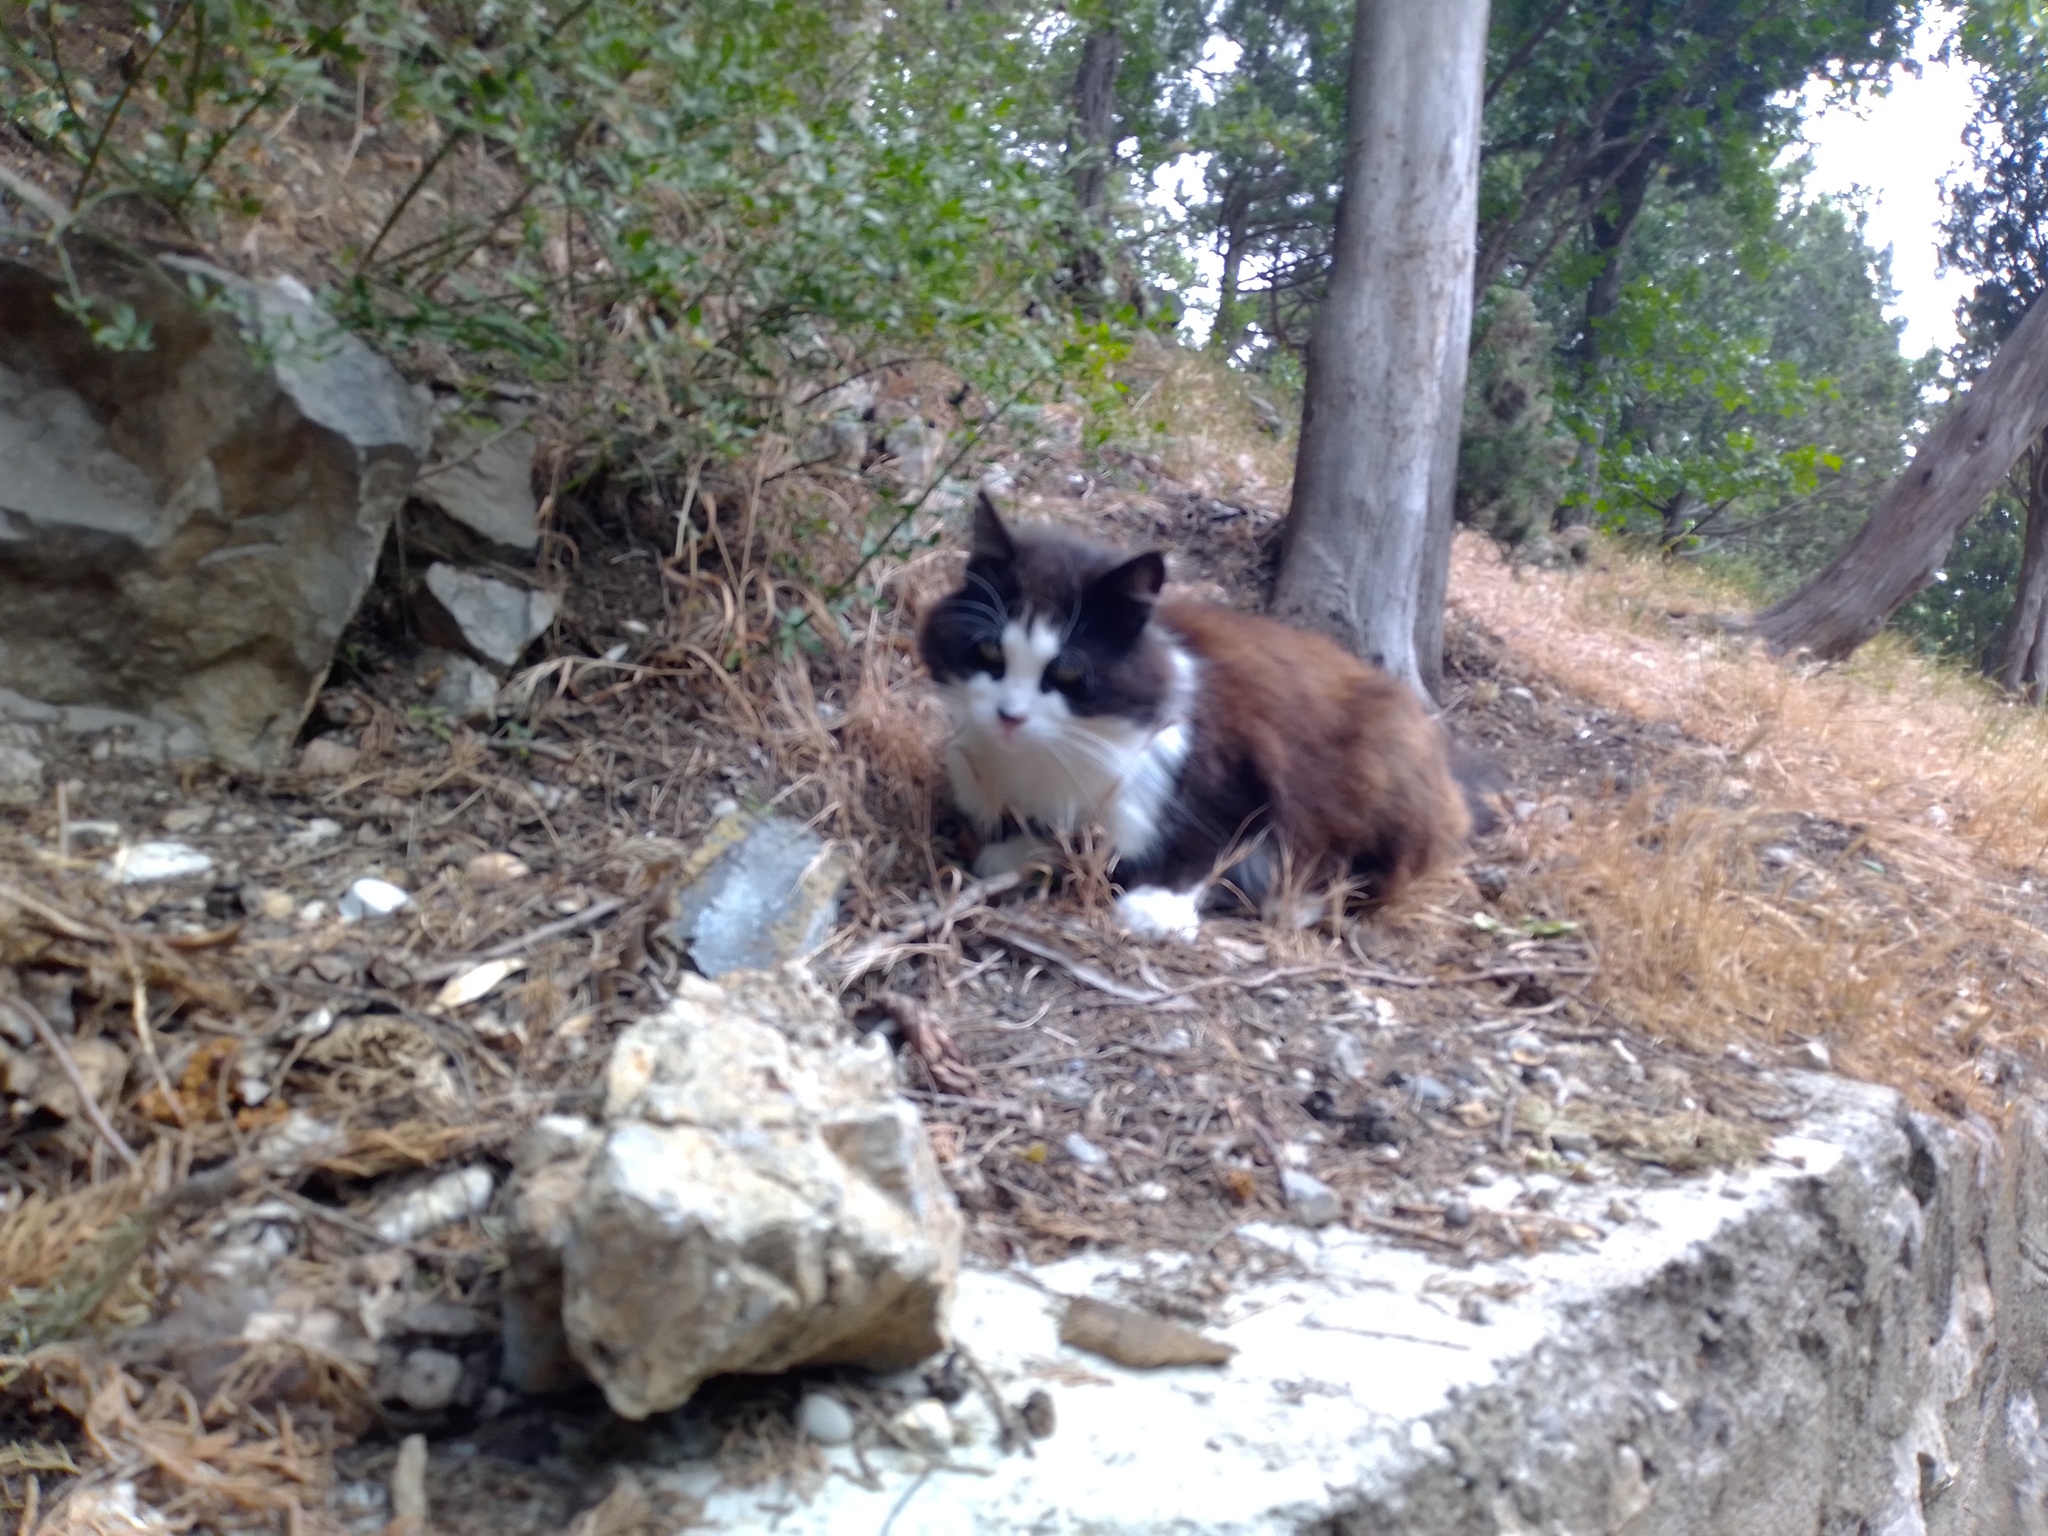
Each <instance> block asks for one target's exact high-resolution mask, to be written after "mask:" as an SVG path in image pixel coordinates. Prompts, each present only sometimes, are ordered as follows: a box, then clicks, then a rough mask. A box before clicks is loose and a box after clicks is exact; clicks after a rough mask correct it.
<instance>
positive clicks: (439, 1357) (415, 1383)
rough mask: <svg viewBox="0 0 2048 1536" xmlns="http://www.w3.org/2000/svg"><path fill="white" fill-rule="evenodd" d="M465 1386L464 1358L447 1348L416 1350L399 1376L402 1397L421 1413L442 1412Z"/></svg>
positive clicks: (409, 1405)
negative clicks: (463, 1383)
mask: <svg viewBox="0 0 2048 1536" xmlns="http://www.w3.org/2000/svg"><path fill="white" fill-rule="evenodd" d="M460 1385H462V1359H461V1357H460V1356H459V1355H451V1354H449V1353H448V1352H447V1351H446V1350H445V1349H416V1350H414V1351H413V1352H412V1353H411V1354H409V1355H407V1356H406V1357H405V1364H404V1366H403V1367H401V1368H400V1370H399V1373H398V1396H399V1398H400V1400H401V1401H402V1402H404V1404H405V1405H406V1407H408V1408H411V1409H414V1410H415V1411H417V1412H419V1413H439V1412H440V1411H441V1410H442V1409H443V1408H446V1407H447V1406H448V1405H449V1404H450V1403H452V1402H454V1401H455V1389H456V1388H457V1387H459V1386H460Z"/></svg>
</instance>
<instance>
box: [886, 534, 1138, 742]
mask: <svg viewBox="0 0 2048 1536" xmlns="http://www.w3.org/2000/svg"><path fill="white" fill-rule="evenodd" d="M1165 579H1166V563H1165V561H1164V560H1163V559H1162V558H1161V557H1160V556H1159V555H1157V554H1143V555H1139V556H1137V557H1136V558H1135V559H1125V558H1124V557H1123V556H1121V555H1118V554H1115V553H1113V552H1110V551H1107V550H1102V549H1099V548H1096V547H1095V546H1093V545H1090V544H1085V543H1083V542H1081V541H1079V540H1077V539H1070V538H1067V537H1064V536H1062V535H1060V534H1057V533H1054V532H1051V531H1048V530H1037V529H1034V530H1027V531H1023V532H1016V533H1013V532H1012V531H1011V530H1010V529H1008V528H1006V527H1004V525H1003V521H1002V519H1001V518H1000V517H999V516H998V515H997V513H996V510H995V508H994V506H993V505H991V504H990V503H989V501H988V499H987V498H986V497H983V498H981V499H980V500H979V501H978V502H977V503H976V505H975V516H974V552H973V555H972V557H971V558H970V559H969V561H968V565H967V579H966V582H965V584H964V585H963V586H962V587H961V588H960V590H959V591H957V592H955V593H953V595H952V596H950V597H948V598H947V599H946V600H945V601H944V602H943V603H941V604H940V605H939V606H938V607H937V608H936V609H934V610H933V612H932V615H931V617H930V618H929V619H927V620H926V622H925V626H924V633H923V635H922V636H921V648H922V650H923V653H924V660H925V665H926V666H928V667H929V668H930V669H931V673H932V676H933V677H934V678H935V679H937V680H938V682H939V684H940V685H941V686H942V687H943V688H945V689H946V691H947V692H948V694H949V695H950V702H951V703H952V706H953V711H954V715H955V718H956V720H957V721H958V723H960V724H961V725H962V726H966V727H970V728H973V729H976V730H978V731H979V732H981V733H983V734H985V735H986V736H988V737H989V738H991V739H993V740H997V741H1014V742H1017V743H1018V744H1019V745H1024V744H1030V743H1037V742H1043V741H1048V740H1057V739H1059V738H1061V737H1063V736H1066V735H1069V734H1071V733H1072V732H1073V731H1074V730H1075V729H1076V728H1077V727H1081V726H1082V724H1083V723H1084V722H1101V723H1103V724H1108V723H1110V722H1116V721H1122V722H1130V723H1132V724H1137V725H1149V724H1151V723H1152V722H1153V721H1155V720H1156V719H1157V718H1158V715H1159V712H1160V709H1161V705H1162V703H1163V701H1164V699H1165V697H1166V694H1167V691H1168V688H1169V686H1170V683H1171V669H1170V667H1169V665H1168V663H1167V659H1166V657H1165V655H1164V654H1163V648H1162V647H1161V646H1160V645H1158V644H1157V643H1156V641H1155V639H1154V637H1153V636H1152V635H1150V634H1149V632H1148V628H1147V626H1148V624H1149V622H1150V620H1151V617H1152V604H1153V601H1154V599H1156V598H1157V597H1158V595H1159V589H1160V586H1161V585H1162V584H1163V583H1164V581H1165Z"/></svg>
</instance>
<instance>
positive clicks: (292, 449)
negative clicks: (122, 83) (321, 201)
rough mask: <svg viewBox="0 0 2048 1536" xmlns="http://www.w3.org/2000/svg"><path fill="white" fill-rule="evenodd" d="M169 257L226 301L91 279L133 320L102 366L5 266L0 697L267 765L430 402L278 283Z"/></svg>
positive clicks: (355, 582) (292, 728)
mask: <svg viewBox="0 0 2048 1536" xmlns="http://www.w3.org/2000/svg"><path fill="white" fill-rule="evenodd" d="M167 265H174V266H181V267H183V268H184V269H186V272H185V274H184V275H189V276H191V277H192V278H194V279H195V280H197V281H198V282H199V283H200V284H201V285H202V286H203V287H204V288H205V289H206V291H208V292H209V293H211V294H212V295H214V296H215V297H216V298H217V299H219V300H222V301H223V302H217V303H210V304H207V305H201V304H198V303H195V302H194V300H193V299H192V297H191V295H190V294H189V293H188V292H186V291H185V289H184V288H183V287H182V286H181V283H179V282H173V281H172V279H171V277H170V276H169V275H167V274H166V273H165V271H164V270H163V269H161V268H155V267H138V266H130V265H126V264H117V263H114V262H111V261H107V262H103V263H100V264H99V265H97V266H94V265H92V264H91V263H88V264H87V281H88V286H89V287H90V288H91V289H92V290H93V291H94V292H96V293H98V294H101V295H104V296H105V297H106V298H107V299H108V300H110V301H117V302H125V303H128V304H131V305H133V306H134V308H135V310H136V312H137V314H138V315H140V316H141V317H142V318H143V319H145V320H147V321H148V322H149V324H150V327H151V343H152V344H151V346H150V348H149V350H147V351H141V352H113V351H108V350H106V349H104V348H100V347H96V346H95V345H94V344H93V342H92V340H91V338H90V337H89V336H88V335H87V334H86V332H85V330H84V329H83V328H82V327H81V326H79V325H78V324H77V323H76V322H75V321H73V320H72V319H71V318H70V317H69V316H68V315H66V314H65V313H64V312H63V311H62V310H60V309H59V308H58V307H57V303H56V298H57V292H58V290H57V288H56V285H55V284H54V283H53V282H52V281H51V279H50V278H49V277H48V276H47V275H45V274H44V273H42V272H40V271H38V270H37V269H35V268H33V267H30V266H27V265H24V264H22V263H18V262H13V261H6V260H0V688H8V689H13V690H15V691H17V692H18V693H20V694H22V695H25V696H27V697H28V698H30V699H35V700H40V701H42V702H44V703H47V704H54V705H66V706H90V707H93V708H99V709H113V710H120V711H124V712H127V713H128V714H130V715H134V716H141V717H144V718H146V719H147V720H149V721H151V722H153V723H154V724H156V725H157V726H159V727H161V728H162V729H163V731H164V732H165V734H166V737H167V739H169V740H172V741H176V742H184V743H188V744H191V745H194V746H197V745H199V744H202V743H203V750H204V751H205V752H207V753H210V754H211V755H212V756H215V757H218V758H220V759H222V760H223V761H226V762H229V763H232V764H236V765H238V766H243V767H263V766H269V765H273V764H276V763H279V762H281V761H282V760H283V759H284V757H285V755H286V753H287V751H288V750H289V748H290V745H291V741H292V738H293V736H294V735H295V734H296V733H297V731H298V728H299V725H300V723H301V722H302V721H303V720H304V718H305V715H306V712H307V710H308V709H309V708H310V706H311V703H312V699H313V696H314V693H315V692H316V691H317V689H318V688H319V686H320V683H321V680H322V678H323V677H324V676H325V675H326V671H327V666H328V662H329V659H330V657H331V655H332V653H333V649H334V644H335V641H336V639H337V637H338V636H339V635H340V633H341V629H342V626H343V625H344V624H345V623H347V621H348V619H349V616H350V615H351V614H352V613H353V612H354V611H355V607H356V604H357V602H358V601H359V600H360V598H361V597H362V594H363V592H364V590H365V588H366V587H367V586H368V585H369V582H370V578H371V576H372V574H373V572H374V571H375V568H376V562H377V554H378V550H379V548H380V547H381V545H382V544H383V541H384V534H385V530H386V529H387V528H388V527H389V526H390V523H391V519H392V516H393V514H394V513H395V512H396V511H397V509H398V507H399V505H400V503H401V502H402V501H403V500H404V497H405V494H406V488H407V486H408V485H410V483H411V481H412V478H413V474H414V472H415V470H416V469H417V468H418V466H419V463H420V461H421V458H422V456H423V455H424V453H425V452H426V447H427V421H426V413H425V408H424V406H423V405H422V404H421V402H420V400H419V399H418V398H417V397H416V396H415V395H414V393H413V392H412V390H411V389H410V388H409V387H408V386H407V385H406V384H405V382H404V381H403V380H402V379H400V378H399V376H398V375H397V373H396V372H394V371H393V370H392V369H391V367H390V366H389V365H388V364H386V363H385V362H384V361H383V360H382V359H380V358H378V357H377V356H376V355H375V354H374V353H372V352H371V351H370V350H369V349H368V348H367V347H365V346H364V345H363V344H362V343H361V342H360V341H357V340H356V339H355V338H354V337H352V336H349V335H348V334H346V333H345V332H343V331H342V330H341V329H340V328H339V327H338V326H336V325H335V323H334V322H333V321H332V320H330V319H329V318H328V317H327V316H326V314H325V313H324V312H323V311H322V310H321V309H320V308H319V306H318V305H316V304H315V303H314V302H313V300H312V298H311V296H310V295H309V294H308V293H307V292H306V291H305V289H304V288H302V287H301V286H299V285H298V284H297V283H296V282H294V281H292V280H290V279H287V278H279V279H273V280H269V281H265V282H259V283H248V282H244V281H243V280H242V279H240V278H236V277H232V276H230V275H228V274H225V273H219V272H214V271H213V270H212V269H210V268H206V267H204V266H203V265H202V264H200V263H196V262H177V261H176V260H175V259H173V261H172V262H170V263H167ZM238 333H240V334H238ZM248 341H253V342H254V343H255V345H254V347H253V348H252V347H251V346H250V345H248V344H247V342H248Z"/></svg>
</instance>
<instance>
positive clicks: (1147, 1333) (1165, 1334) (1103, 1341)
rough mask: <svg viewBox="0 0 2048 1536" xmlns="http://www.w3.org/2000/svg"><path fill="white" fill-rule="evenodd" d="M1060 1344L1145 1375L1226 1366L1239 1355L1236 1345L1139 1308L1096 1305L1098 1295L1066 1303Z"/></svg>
mask: <svg viewBox="0 0 2048 1536" xmlns="http://www.w3.org/2000/svg"><path fill="white" fill-rule="evenodd" d="M1060 1342H1061V1343H1062V1344H1071V1345H1073V1346H1074V1347H1075V1348H1076V1349H1085V1350H1087V1351H1088V1352H1089V1353H1090V1354H1091V1355H1101V1356H1102V1357H1103V1358H1104V1359H1106V1360H1114V1361H1116V1363H1117V1364H1118V1365H1129V1366H1135V1367H1137V1368H1139V1369H1141V1370H1143V1369H1149V1368H1151V1367H1153V1366H1161V1365H1222V1364H1224V1363H1225V1362H1226V1361H1228V1360H1229V1359H1230V1357H1231V1356H1232V1355H1234V1354H1236V1353H1237V1350H1236V1348H1235V1346H1233V1345H1229V1344H1224V1343H1222V1342H1220V1341H1218V1340H1216V1339H1211V1338H1206V1337H1204V1336H1203V1335H1201V1334H1199V1333H1197V1332H1195V1330H1194V1329H1192V1328H1184V1327H1182V1326H1181V1325H1180V1324H1179V1323H1173V1322H1168V1321H1167V1320H1166V1319H1165V1318H1163V1317H1154V1316H1153V1315H1152V1314H1151V1313H1150V1312H1140V1311H1138V1310H1137V1309H1136V1308H1134V1307H1120V1306H1117V1305H1116V1304H1115V1303H1113V1302H1107V1301H1097V1300H1096V1299H1095V1298H1094V1297H1093V1296H1076V1297H1075V1298H1074V1299H1073V1300H1072V1301H1070V1302H1068V1303H1067V1311H1066V1316H1064V1317H1062V1318H1061V1319H1060Z"/></svg>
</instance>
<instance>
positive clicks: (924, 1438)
mask: <svg viewBox="0 0 2048 1536" xmlns="http://www.w3.org/2000/svg"><path fill="white" fill-rule="evenodd" d="M889 1422H890V1426H891V1427H892V1428H893V1429H894V1430H895V1431H896V1434H897V1437H898V1438H899V1439H900V1440H901V1441H902V1442H903V1444H904V1445H906V1446H908V1447H909V1448H910V1449H911V1450H914V1451H917V1452H919V1453H921V1454H923V1455H926V1456H943V1455H945V1454H946V1452H947V1451H949V1450H951V1449H952V1447H953V1417H952V1415H951V1414H949V1413H947V1412H946V1405H945V1404H944V1403H942V1402H940V1401H939V1400H938V1399H937V1398H936V1397H928V1398H926V1399H925V1400H924V1401H923V1402H921V1403H912V1404H911V1405H910V1406H909V1407H908V1408H906V1409H904V1410H903V1411H902V1412H901V1413H899V1414H897V1415H896V1417H895V1418H893V1419H891V1420H890V1421H889Z"/></svg>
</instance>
